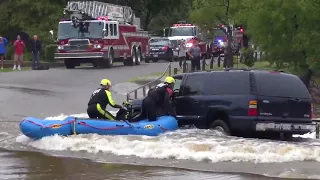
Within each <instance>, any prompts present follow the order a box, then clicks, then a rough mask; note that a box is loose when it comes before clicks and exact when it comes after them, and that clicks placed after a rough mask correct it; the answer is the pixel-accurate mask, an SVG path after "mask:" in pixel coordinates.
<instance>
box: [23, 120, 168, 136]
mask: <svg viewBox="0 0 320 180" xmlns="http://www.w3.org/2000/svg"><path fill="white" fill-rule="evenodd" d="M23 121H27V122H29V123H32V124H34V125H37V126H40V127H41V128H43V129H45V128H54V127H55V126H56V125H57V124H53V125H50V126H43V125H41V124H37V123H35V122H33V121H30V120H27V119H24V120H23ZM124 122H125V123H126V124H127V125H129V127H125V126H124V125H116V127H96V126H92V125H89V124H87V123H85V122H77V118H75V119H74V120H72V121H69V122H66V123H62V124H59V125H61V126H63V125H67V124H73V134H74V135H76V134H77V132H76V126H77V124H78V125H82V126H87V127H90V128H93V129H98V130H116V129H121V128H133V125H132V124H131V123H129V122H127V121H124ZM158 127H159V128H160V129H161V130H163V131H168V129H166V128H164V127H162V126H161V125H158ZM137 128H139V127H137Z"/></svg>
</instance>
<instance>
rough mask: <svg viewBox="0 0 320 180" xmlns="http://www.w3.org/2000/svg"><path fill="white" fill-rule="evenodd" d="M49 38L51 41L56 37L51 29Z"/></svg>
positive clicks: (54, 40)
mask: <svg viewBox="0 0 320 180" xmlns="http://www.w3.org/2000/svg"><path fill="white" fill-rule="evenodd" d="M49 39H50V40H51V41H53V42H56V38H54V31H53V30H50V31H49Z"/></svg>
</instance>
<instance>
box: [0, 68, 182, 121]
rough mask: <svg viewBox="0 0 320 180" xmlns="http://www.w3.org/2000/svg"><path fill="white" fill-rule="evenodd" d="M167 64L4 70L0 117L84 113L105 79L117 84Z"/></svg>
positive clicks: (116, 96)
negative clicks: (102, 67) (104, 67)
mask: <svg viewBox="0 0 320 180" xmlns="http://www.w3.org/2000/svg"><path fill="white" fill-rule="evenodd" d="M173 64H175V65H176V63H173ZM167 65H168V63H167V62H160V63H150V64H145V63H142V64H141V65H139V66H132V67H130V66H116V67H113V68H112V69H94V68H92V67H86V68H78V69H65V68H54V69H50V70H48V71H45V70H44V71H20V72H7V73H0V109H1V111H0V119H2V120H4V119H6V120H21V117H22V116H36V117H40V118H44V117H47V116H51V115H57V114H61V113H63V114H77V113H84V112H86V108H87V102H88V100H89V97H90V95H91V93H92V91H93V90H94V89H96V88H98V87H99V83H100V80H101V79H102V78H108V79H110V80H111V81H112V83H113V84H117V83H120V82H125V81H127V80H129V79H132V78H134V77H137V76H141V75H144V74H149V73H154V72H162V71H164V70H165V69H166V67H167ZM114 99H115V100H116V101H117V102H119V103H122V102H123V101H124V100H125V96H123V95H119V94H114ZM0 122H1V120H0Z"/></svg>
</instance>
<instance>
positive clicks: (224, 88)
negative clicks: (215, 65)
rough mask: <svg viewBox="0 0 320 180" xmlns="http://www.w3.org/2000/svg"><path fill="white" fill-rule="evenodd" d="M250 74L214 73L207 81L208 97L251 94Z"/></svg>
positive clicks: (205, 91) (205, 89)
mask: <svg viewBox="0 0 320 180" xmlns="http://www.w3.org/2000/svg"><path fill="white" fill-rule="evenodd" d="M249 78H250V77H249V72H243V71H242V72H214V73H211V74H210V75H209V76H208V78H207V79H206V83H205V87H204V94H206V95H224V94H226V95H228V94H229V95H243V94H250V79H249Z"/></svg>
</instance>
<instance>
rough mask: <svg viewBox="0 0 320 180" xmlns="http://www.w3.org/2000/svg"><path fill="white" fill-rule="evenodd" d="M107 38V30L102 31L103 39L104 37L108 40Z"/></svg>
mask: <svg viewBox="0 0 320 180" xmlns="http://www.w3.org/2000/svg"><path fill="white" fill-rule="evenodd" d="M107 36H108V32H107V29H103V30H102V37H103V38H106V37H107Z"/></svg>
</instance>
